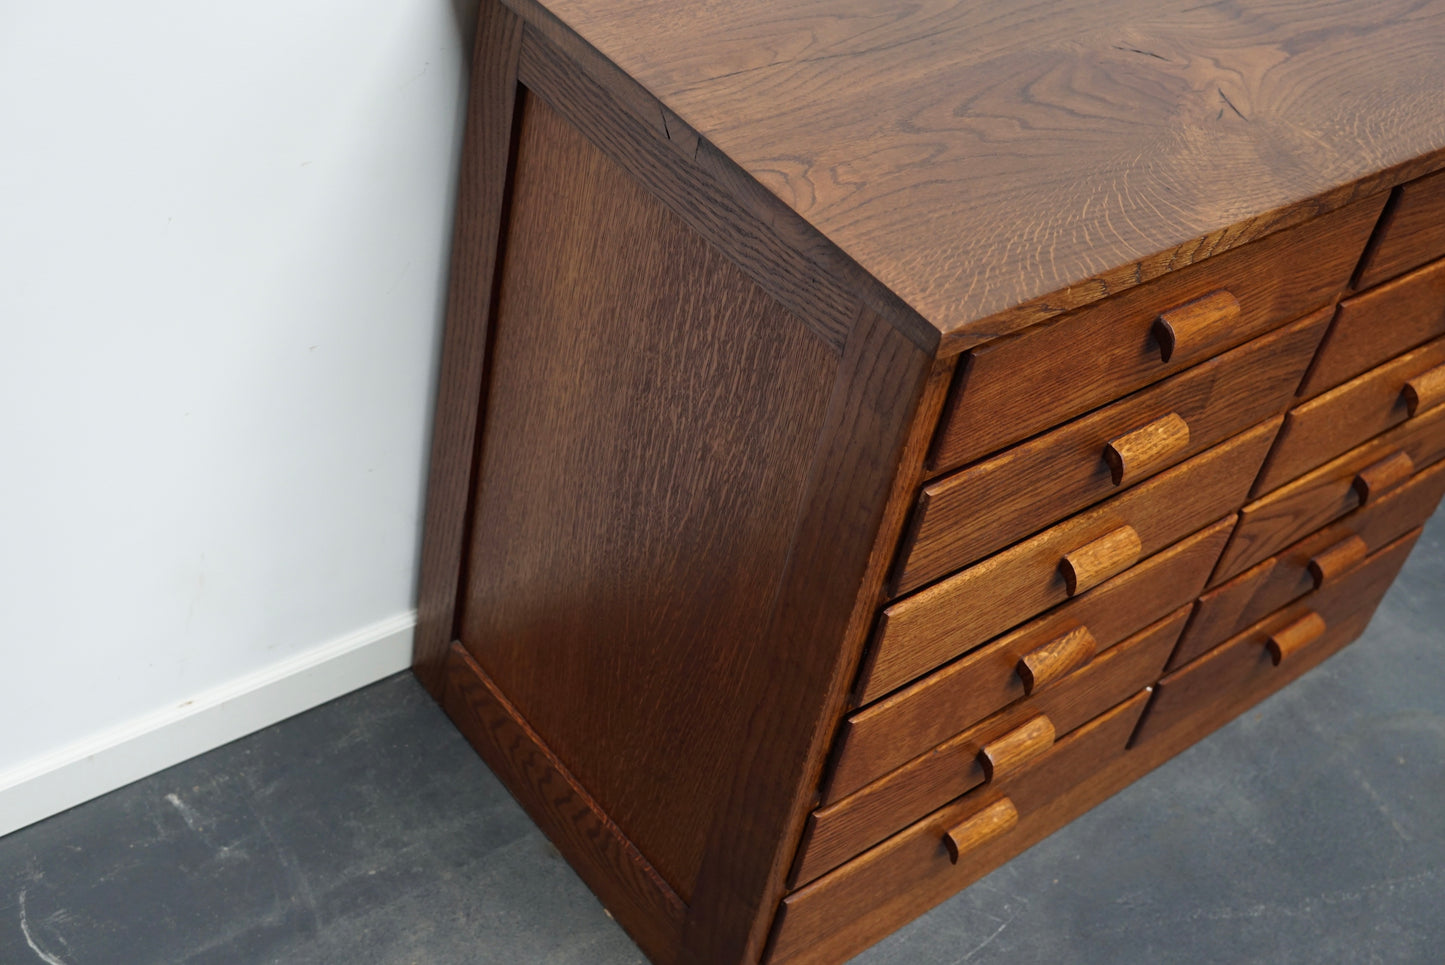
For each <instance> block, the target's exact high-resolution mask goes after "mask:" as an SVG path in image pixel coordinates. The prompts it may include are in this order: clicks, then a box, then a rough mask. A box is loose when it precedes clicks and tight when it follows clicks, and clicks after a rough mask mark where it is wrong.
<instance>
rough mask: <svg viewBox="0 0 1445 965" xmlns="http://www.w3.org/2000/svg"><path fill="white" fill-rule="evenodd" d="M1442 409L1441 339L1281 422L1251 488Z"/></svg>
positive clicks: (1444, 341) (1258, 489) (1264, 487)
mask: <svg viewBox="0 0 1445 965" xmlns="http://www.w3.org/2000/svg"><path fill="white" fill-rule="evenodd" d="M1441 404H1445V338H1438V339H1436V340H1435V341H1433V342H1428V343H1426V344H1425V345H1422V346H1420V347H1419V348H1417V349H1415V350H1414V351H1413V352H1409V353H1407V354H1405V355H1402V356H1400V357H1399V358H1397V359H1393V360H1391V361H1389V362H1386V363H1385V364H1384V365H1381V366H1379V367H1378V368H1374V369H1371V370H1370V371H1368V372H1366V373H1365V374H1364V375H1362V376H1360V377H1359V378H1356V379H1352V380H1350V381H1349V382H1346V383H1345V384H1344V385H1340V386H1336V387H1335V388H1333V389H1331V390H1330V391H1328V392H1326V393H1325V394H1324V395H1320V396H1317V397H1315V398H1313V399H1311V400H1310V401H1308V402H1306V403H1304V404H1302V405H1300V406H1298V407H1296V408H1295V409H1294V410H1293V411H1292V412H1290V413H1289V415H1287V416H1285V420H1284V427H1283V428H1282V429H1280V430H1279V438H1278V439H1277V440H1275V443H1274V448H1273V449H1272V450H1270V453H1269V458H1268V459H1266V460H1265V463H1264V469H1263V470H1262V471H1261V472H1260V474H1259V479H1258V480H1257V481H1256V482H1255V484H1254V493H1253V495H1255V496H1259V495H1262V494H1264V493H1267V492H1269V491H1270V490H1273V489H1277V488H1278V487H1280V486H1282V485H1284V484H1285V483H1287V482H1289V481H1290V480H1291V479H1294V478H1296V477H1298V476H1302V475H1304V474H1305V473H1307V472H1309V471H1310V470H1311V469H1314V468H1315V467H1316V466H1321V465H1323V464H1324V463H1326V462H1329V461H1330V460H1331V459H1333V458H1335V457H1336V456H1338V455H1340V454H1341V453H1343V452H1344V451H1345V450H1347V449H1351V448H1353V447H1355V446H1357V445H1359V444H1360V443H1362V442H1364V441H1365V440H1367V439H1370V438H1371V437H1373V436H1377V435H1379V434H1380V433H1382V432H1385V431H1386V430H1388V429H1391V428H1393V427H1394V426H1397V425H1399V424H1400V423H1402V422H1404V421H1405V420H1406V419H1410V418H1417V417H1419V416H1422V415H1424V414H1425V413H1426V412H1428V411H1429V410H1430V409H1432V408H1434V407H1435V406H1437V405H1441Z"/></svg>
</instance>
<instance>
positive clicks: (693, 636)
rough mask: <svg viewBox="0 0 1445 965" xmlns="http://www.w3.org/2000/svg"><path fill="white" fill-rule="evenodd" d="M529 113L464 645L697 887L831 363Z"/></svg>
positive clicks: (665, 870)
mask: <svg viewBox="0 0 1445 965" xmlns="http://www.w3.org/2000/svg"><path fill="white" fill-rule="evenodd" d="M524 105H525V110H524V114H523V117H522V120H521V124H520V135H519V145H518V148H517V153H518V159H517V165H516V172H517V173H516V178H515V183H514V186H513V198H512V215H511V224H510V230H509V233H508V236H507V242H506V256H505V261H504V264H503V269H502V281H501V290H500V295H499V297H498V301H497V312H496V316H497V317H496V322H495V325H494V329H495V330H494V333H493V339H492V358H491V369H492V372H491V377H490V380H489V384H488V399H487V406H486V411H485V417H484V426H483V435H482V443H481V453H480V458H479V461H478V466H477V471H476V484H475V485H476V488H475V494H474V498H473V510H472V513H473V521H472V533H471V545H470V548H469V552H468V555H467V561H466V566H467V574H468V576H467V579H466V584H465V592H464V596H463V602H462V613H461V619H460V627H461V633H460V637H459V639H460V640H461V642H462V644H463V646H464V647H466V649H467V651H468V652H469V653H470V654H471V655H472V657H473V659H475V660H476V662H477V664H478V665H479V666H480V667H481V668H482V669H483V670H484V671H485V672H486V673H487V675H488V676H489V677H490V678H491V679H492V680H493V681H495V683H496V685H497V687H499V688H500V689H501V691H502V692H503V693H505V694H506V695H507V697H508V699H509V700H510V701H511V703H512V705H513V706H514V707H516V709H517V710H518V712H519V713H520V714H521V715H522V716H523V719H525V720H526V721H527V723H528V724H529V726H531V727H532V729H533V730H535V731H536V732H537V734H539V735H540V736H541V738H542V739H543V740H544V741H545V742H546V743H547V746H548V747H549V748H550V749H551V751H552V752H553V753H555V754H556V755H557V756H558V758H559V759H561V760H562V761H563V762H564V763H566V765H567V766H568V768H569V769H570V770H571V772H572V773H573V774H574V775H575V776H576V778H577V780H578V781H579V782H580V783H581V784H582V786H583V787H585V788H587V789H588V790H589V792H591V793H592V794H593V795H594V796H595V797H596V799H597V800H598V802H599V804H600V805H601V806H602V807H603V809H604V810H605V811H606V813H607V814H608V815H609V816H610V817H611V819H612V820H613V821H615V822H616V823H617V825H618V826H619V827H620V828H621V829H622V830H623V832H624V833H625V834H626V835H627V836H628V838H629V839H630V840H632V841H633V842H634V843H635V844H636V845H637V847H638V848H639V849H640V850H641V851H642V852H643V853H644V854H646V855H647V856H648V859H649V860H650V861H651V862H652V863H653V865H654V866H655V867H656V868H657V869H658V872H659V873H660V874H661V875H662V876H663V877H664V879H666V880H667V881H668V883H669V885H670V886H671V887H672V888H673V890H674V891H676V892H677V893H678V894H679V895H680V896H681V897H682V899H683V900H684V901H687V900H689V899H690V897H691V895H692V892H693V889H694V888H695V887H696V885H697V879H698V876H699V875H700V873H701V870H702V864H703V860H704V853H705V850H706V845H707V838H708V833H709V831H710V829H711V827H712V823H713V820H714V819H715V817H716V816H717V812H718V809H719V808H720V807H721V805H722V803H723V802H722V798H723V795H724V794H725V789H726V786H727V782H728V781H729V780H730V779H731V777H732V767H731V766H730V765H732V764H734V763H735V762H736V761H737V760H738V758H739V756H740V755H742V754H744V753H746V752H747V741H746V738H745V731H744V728H745V726H746V719H747V714H748V713H749V706H748V702H747V701H746V700H743V699H741V698H740V697H739V696H736V695H735V696H734V697H733V698H732V699H730V700H724V699H721V698H720V695H719V693H718V681H719V680H732V681H734V683H733V684H732V686H734V687H746V686H752V687H758V686H762V685H764V681H761V680H759V679H756V678H754V677H752V676H750V675H743V674H737V673H734V672H732V671H730V670H729V669H728V668H729V667H730V666H731V665H732V662H733V661H739V660H741V661H746V660H747V659H748V654H747V653H746V651H744V650H741V649H740V648H739V647H738V645H737V641H739V640H755V641H759V642H761V640H762V639H763V638H764V634H765V633H766V631H767V627H768V624H769V620H770V604H771V601H772V599H773V595H774V594H775V593H776V590H777V585H778V581H779V579H780V578H781V575H782V573H783V571H784V569H785V567H786V566H787V563H788V559H789V546H790V537H791V533H790V529H789V527H788V526H787V525H786V521H787V520H789V519H791V518H792V517H793V516H794V515H795V514H796V512H797V510H798V507H799V506H800V505H802V503H801V500H802V497H803V494H804V492H805V491H806V490H805V487H806V486H807V485H808V476H809V473H810V472H811V471H812V467H811V466H810V464H809V459H808V456H807V453H808V452H809V451H810V450H811V448H812V446H813V444H814V440H815V439H816V437H817V436H818V434H819V433H820V432H821V431H822V429H823V425H824V420H825V419H826V418H827V407H828V398H829V395H830V393H831V391H832V385H833V381H834V371H835V369H836V366H837V358H836V356H835V355H834V354H833V353H832V351H831V350H830V349H829V347H828V346H827V345H826V344H825V343H824V342H823V341H821V340H819V339H818V338H816V337H815V336H814V335H813V334H812V332H810V331H809V330H808V329H807V328H806V327H804V326H803V325H802V324H801V323H800V322H799V321H797V320H796V319H793V318H792V317H791V316H790V315H789V314H788V313H787V312H785V311H784V310H783V309H782V308H780V307H779V306H778V304H777V303H776V302H774V301H772V300H771V299H769V298H768V297H767V296H766V295H764V294H763V293H762V292H760V291H759V290H758V289H757V287H756V286H754V285H753V284H752V282H751V281H750V280H749V279H747V278H746V277H745V276H744V275H743V274H742V273H741V272H739V271H738V269H737V268H735V267H734V266H733V265H732V264H731V263H730V262H729V261H727V260H726V259H723V258H722V257H721V256H720V255H718V254H717V253H716V252H715V251H713V250H712V249H711V248H709V247H708V246H707V245H706V243H705V242H703V240H702V239H701V238H700V237H699V236H698V235H696V234H695V233H693V232H692V231H691V230H690V229H689V228H688V227H687V226H686V225H685V224H683V223H682V222H681V221H679V220H678V219H677V218H676V216H674V215H673V214H672V213H671V212H669V211H668V210H667V209H665V208H663V207H662V206H661V205H659V204H657V203H655V202H653V201H652V200H651V199H650V198H649V197H648V196H647V195H646V194H645V193H643V192H642V191H641V189H640V188H638V187H637V186H636V185H635V184H634V183H633V182H631V181H630V180H628V179H627V178H626V177H625V175H624V174H623V172H622V170H621V169H620V168H618V167H616V166H615V165H614V164H613V163H612V162H611V161H610V160H609V159H607V158H606V157H605V156H604V155H602V154H601V153H600V152H599V151H597V150H596V149H595V148H593V147H591V145H590V144H589V143H588V142H587V141H586V140H585V139H584V138H583V137H582V135H581V134H580V133H578V132H577V131H576V130H575V129H574V128H572V127H571V126H570V125H568V124H567V122H566V121H564V120H562V119H561V118H560V117H559V116H558V115H557V114H556V113H555V112H554V111H553V110H552V109H551V108H550V107H548V106H547V104H546V103H544V102H542V101H540V100H539V99H536V98H528V99H527V100H526V101H524ZM624 253H625V256H626V258H627V261H626V262H625V263H623V262H621V261H619V257H620V256H621V255H623V254H624ZM584 278H585V279H587V280H588V283H587V284H585V285H584V284H579V283H578V282H579V280H580V279H584ZM684 279H685V280H686V285H685V286H684V285H683V284H681V282H682V281H683V280H684ZM683 322H687V324H683ZM698 322H703V323H702V324H698ZM744 399H750V400H753V404H751V405H741V404H740V402H741V400H744ZM608 440H612V441H608ZM624 440H625V442H624ZM780 521H783V522H784V525H779V523H780ZM642 668H648V669H647V672H645V673H639V670H640V669H642ZM700 706H708V707H712V708H715V709H716V710H717V711H718V713H720V714H724V715H726V716H723V717H722V718H720V719H719V718H715V717H714V718H710V717H709V716H708V715H702V714H698V713H696V708H697V707H700ZM664 807H666V808H667V809H668V810H670V811H672V812H673V814H674V817H673V819H672V820H669V821H667V822H658V821H655V820H651V819H650V815H652V814H655V813H657V811H658V810H659V809H661V808H664Z"/></svg>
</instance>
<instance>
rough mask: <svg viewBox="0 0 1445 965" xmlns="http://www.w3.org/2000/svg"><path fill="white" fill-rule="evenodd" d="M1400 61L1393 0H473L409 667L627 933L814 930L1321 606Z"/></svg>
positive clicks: (1387, 171) (1380, 561)
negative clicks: (476, 14) (992, 2)
mask: <svg viewBox="0 0 1445 965" xmlns="http://www.w3.org/2000/svg"><path fill="white" fill-rule="evenodd" d="M1442 89H1445V12H1440V11H1424V10H1421V9H1418V5H1415V4H1410V3H1406V2H1403V0H1401V2H1398V3H1397V2H1392V0H1385V2H1382V3H1376V4H1369V5H1361V4H1355V3H1349V2H1345V0H1310V2H1305V3H1284V2H1281V0H1246V2H1244V3H1243V4H1226V5H1213V6H1209V5H1206V6H1202V7H1201V6H1199V5H1197V4H1185V3H1182V2H1180V3H1174V2H1166V3H1163V4H1162V5H1161V4H1160V3H1159V2H1157V0H1156V2H1150V3H1144V2H1143V0H1093V2H1082V0H1073V2H1070V0H1065V2H1062V3H1050V4H1042V5H1038V4H1033V5H1031V4H1022V5H1004V6H1002V7H988V8H985V7H983V6H980V5H977V4H958V5H951V4H942V5H931V6H930V5H924V6H919V5H917V4H894V3H882V4H879V3H866V4H865V3H857V2H853V0H836V2H826V3H821V4H792V3H783V4H778V3H776V2H773V3H766V4H765V3H761V2H758V0H740V2H737V3H730V4H703V3H693V2H690V0H684V2H681V3H678V2H673V3H668V4H662V3H657V2H643V3H627V4H623V3H619V2H616V0H506V3H505V4H503V3H498V2H496V0H484V2H483V4H482V9H481V14H480V22H479V26H478V33H477V41H476V49H475V54H474V58H473V79H472V89H471V96H470V101H469V108H468V118H467V132H466V139H465V144H464V149H463V163H462V170H461V177H460V182H459V187H458V199H457V214H456V228H455V242H454V246H453V261H452V270H451V279H450V294H449V301H448V309H447V313H448V314H447V329H446V335H445V341H444V345H443V351H442V360H441V384H440V390H439V396H438V401H437V414H436V422H435V429H434V441H433V449H432V462H431V469H430V483H429V490H428V499H427V507H426V532H425V539H424V546H423V562H422V573H421V590H420V603H419V611H420V623H419V627H418V631H417V645H416V660H415V667H416V672H417V675H418V677H419V678H420V679H421V680H422V682H423V683H424V684H425V685H426V686H427V687H428V688H429V689H430V691H431V692H432V693H433V694H434V695H435V696H436V698H437V699H438V700H439V701H440V702H441V704H442V706H443V707H444V708H445V709H446V711H447V713H448V714H449V715H450V716H451V718H452V719H453V720H454V721H455V722H456V724H457V726H458V727H459V728H460V729H461V731H462V732H463V733H464V734H465V735H466V736H467V738H468V739H469V740H470V741H471V742H472V744H473V745H474V746H475V747H476V748H477V750H478V752H479V753H480V754H481V755H482V756H483V757H484V758H485V759H486V761H487V763H488V764H489V765H490V766H491V767H492V769H493V770H494V771H495V772H496V773H497V774H498V776H499V777H500V778H501V779H502V780H503V781H504V782H505V783H506V784H507V786H508V787H509V788H510V789H511V790H512V792H513V794H514V795H515V796H516V797H517V799H518V800H519V801H520V802H521V803H522V804H523V806H524V807H525V808H526V809H527V811H528V813H529V814H530V815H531V816H532V817H533V819H535V820H536V821H537V823H538V824H539V825H540V826H541V827H542V829H543V830H544V831H545V832H546V833H547V834H548V836H549V837H550V838H551V839H552V841H553V842H555V844H556V845H557V848H558V849H559V850H560V851H561V853H562V854H563V855H564V856H565V857H566V858H567V860H568V861H569V862H571V864H572V865H573V866H574V867H575V868H576V869H577V871H578V873H579V874H580V875H581V876H582V877H583V879H584V880H585V881H586V882H587V883H588V884H589V886H590V887H591V888H592V889H593V890H594V891H595V892H596V893H597V895H598V896H599V897H600V899H601V900H602V901H603V903H604V904H605V905H606V906H607V908H608V909H609V910H610V911H611V913H612V914H613V915H614V916H615V917H616V919H617V920H618V921H619V922H620V923H621V924H622V925H623V927H624V928H626V929H627V931H628V933H629V934H630V935H632V937H633V938H634V939H635V940H636V941H637V943H638V944H639V945H640V946H641V947H642V949H643V950H644V951H645V952H646V954H647V955H648V956H649V957H650V958H652V959H653V960H654V961H657V962H659V963H669V965H693V963H704V965H750V963H757V962H764V961H766V962H770V963H777V965H787V963H798V962H817V963H833V962H839V961H842V960H844V959H846V958H847V957H849V956H850V955H852V954H855V953H856V952H858V951H860V950H861V949H863V948H865V947H867V946H868V945H869V944H871V943H873V942H875V941H877V940H878V939H879V938H881V937H883V936H884V935H886V934H888V933H889V932H890V931H892V930H893V929H894V928H896V927H898V926H899V925H900V924H902V923H904V922H906V921H908V920H909V919H911V918H913V917H916V916H917V915H918V914H920V913H921V912H923V911H924V910H926V909H927V908H929V907H931V906H932V905H933V904H936V903H937V902H939V901H942V900H943V899H944V898H946V897H947V896H949V895H950V894H953V893H954V892H956V891H958V890H959V889H960V888H963V887H965V886H966V885H967V884H969V883H970V882H972V881H974V880H976V879H977V878H979V877H980V876H981V875H983V874H985V873H986V872H988V871H989V870H990V869H992V868H994V867H996V866H997V865H998V864H999V863H1001V862H1003V861H1006V860H1008V859H1009V858H1010V857H1011V856H1013V855H1014V854H1017V853H1018V852H1019V851H1020V850H1022V849H1024V848H1027V847H1028V846H1029V845H1030V844H1032V843H1033V842H1035V841H1037V840H1039V839H1040V838H1042V837H1043V836H1045V835H1047V834H1049V833H1051V832H1052V831H1054V830H1056V829H1057V828H1059V827H1060V826H1062V825H1063V824H1065V823H1067V822H1068V821H1070V820H1072V819H1073V818H1074V817H1076V816H1078V815H1079V814H1081V813H1082V812H1084V811H1085V810H1087V809H1088V808H1090V807H1092V806H1093V805H1094V804H1096V803H1098V802H1099V801H1101V800H1103V799H1104V798H1106V797H1107V796H1108V795H1110V794H1112V793H1114V792H1115V791H1117V790H1118V789H1119V788H1121V787H1123V786H1125V785H1126V784H1128V783H1129V782H1130V781H1132V780H1134V779H1136V778H1137V777H1138V776H1140V775H1141V774H1143V773H1145V772H1147V771H1148V770H1150V769H1152V768H1153V767H1155V766H1157V765H1158V764H1160V763H1161V762H1163V761H1164V760H1167V759H1168V758H1169V757H1171V756H1173V755H1174V754H1177V753H1178V752H1179V751H1180V750H1182V749H1183V748H1185V747H1187V746H1188V745H1189V744H1191V743H1193V742H1194V741H1197V740H1199V739H1200V738H1201V737H1203V736H1204V735H1205V734H1207V733H1209V732H1210V731H1211V730H1213V729H1214V728H1216V727H1218V726H1220V725H1221V724H1222V723H1224V722H1225V721H1226V720H1228V719H1230V718H1231V717H1232V716H1234V715H1236V714H1238V713H1240V712H1241V711H1242V710H1244V709H1246V708H1247V707H1249V706H1250V705H1252V704H1253V703H1254V702H1256V701H1258V700H1260V699H1262V698H1263V697H1264V696H1266V695H1267V694H1268V693H1270V692H1272V691H1274V690H1275V689H1277V688H1279V687H1281V686H1283V685H1284V684H1285V683H1286V682H1288V681H1289V680H1292V679H1293V678H1294V677H1296V676H1298V675H1299V674H1300V673H1302V672H1304V671H1305V670H1307V669H1308V668H1309V667H1311V666H1313V665H1315V664H1317V663H1318V662H1319V661H1320V660H1323V659H1325V657H1327V656H1328V655H1329V654H1331V653H1333V652H1334V651H1336V650H1338V649H1339V648H1340V647H1342V646H1344V645H1345V644H1346V643H1348V642H1349V641H1350V640H1352V639H1353V638H1354V637H1355V636H1356V635H1358V634H1359V632H1360V631H1361V630H1363V628H1364V626H1365V625H1366V623H1367V622H1368V620H1369V618H1370V615H1371V613H1372V612H1373V610H1374V607H1375V605H1376V604H1377V603H1378V601H1379V599H1380V598H1381V597H1382V596H1383V594H1384V592H1385V590H1386V589H1387V588H1388V587H1389V585H1390V582H1391V580H1392V579H1393V578H1394V575H1395V573H1396V572H1398V569H1399V566H1400V565H1401V564H1402V563H1403V560H1404V558H1405V555H1406V554H1407V553H1408V551H1409V548H1410V546H1411V545H1412V544H1413V540H1414V538H1415V536H1416V535H1417V533H1418V526H1419V525H1420V524H1421V522H1423V520H1424V519H1425V518H1427V517H1428V516H1429V514H1430V513H1431V511H1432V510H1433V509H1434V507H1435V505H1436V504H1437V503H1438V501H1439V499H1440V497H1441V493H1442V492H1445V465H1437V463H1442V457H1445V404H1442V403H1445V348H1442V341H1441V337H1442V336H1445V287H1442V284H1441V279H1442V278H1445V272H1442V266H1445V236H1442V235H1441V233H1440V230H1439V225H1440V224H1441V215H1440V212H1441V207H1440V205H1441V198H1442V197H1445V193H1442V187H1441V186H1442V184H1445V181H1442V180H1441V177H1442V173H1441V172H1442V171H1445V111H1440V110H1439V109H1438V106H1439V103H1440V101H1439V96H1440V91H1441V90H1442ZM455 805H456V806H457V807H466V806H467V802H465V801H458V802H455Z"/></svg>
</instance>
